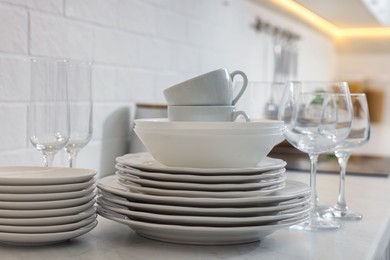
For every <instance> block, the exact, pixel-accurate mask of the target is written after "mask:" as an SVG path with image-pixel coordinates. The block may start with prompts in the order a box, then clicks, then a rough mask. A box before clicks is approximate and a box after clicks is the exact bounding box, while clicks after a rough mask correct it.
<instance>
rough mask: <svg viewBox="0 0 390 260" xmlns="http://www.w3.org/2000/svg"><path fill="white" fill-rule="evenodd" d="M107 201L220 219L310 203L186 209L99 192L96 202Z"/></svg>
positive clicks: (302, 200) (290, 209)
mask: <svg viewBox="0 0 390 260" xmlns="http://www.w3.org/2000/svg"><path fill="white" fill-rule="evenodd" d="M102 199H103V201H109V202H112V203H115V204H118V205H122V206H126V207H128V208H129V209H133V210H138V211H145V212H151V213H159V214H172V215H190V216H220V217H253V216H259V215H263V216H264V215H270V214H276V213H291V212H295V211H297V210H300V209H301V208H302V207H303V206H304V205H306V204H307V203H309V202H310V197H302V198H297V199H292V200H288V201H284V202H281V203H279V204H276V205H270V206H263V207H235V208H214V207H188V206H171V205H160V204H151V203H138V202H133V201H129V200H128V199H126V198H122V197H119V196H116V195H114V194H111V193H109V192H105V191H100V192H99V198H98V200H102Z"/></svg>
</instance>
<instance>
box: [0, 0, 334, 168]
mask: <svg viewBox="0 0 390 260" xmlns="http://www.w3.org/2000/svg"><path fill="white" fill-rule="evenodd" d="M256 15H259V16H261V17H262V18H265V19H267V20H269V21H270V22H272V23H275V24H280V25H282V26H285V27H287V28H289V29H293V30H294V31H296V32H297V33H300V34H301V35H302V43H301V46H303V48H302V49H301V52H302V57H303V58H302V59H301V63H300V68H299V70H300V74H301V76H302V77H303V78H305V79H311V77H314V76H312V75H315V78H314V79H317V80H324V79H329V78H331V77H332V76H333V69H332V68H334V66H333V65H334V56H335V55H334V49H333V45H332V43H331V41H330V40H329V39H327V38H326V37H324V36H322V35H320V34H318V33H316V32H314V31H313V30H312V29H310V28H307V27H304V26H303V25H301V24H298V23H295V22H293V21H291V20H288V19H287V18H283V17H280V16H278V15H276V14H275V13H272V12H270V11H269V10H267V9H264V8H262V7H260V6H257V5H255V4H254V3H253V2H252V1H249V0H248V1H246V0H39V1H38V0H0V122H1V126H0V165H10V164H11V165H42V160H41V156H40V154H39V153H38V152H37V151H36V150H35V149H34V148H33V147H32V145H31V144H29V142H28V141H27V140H28V138H27V126H26V109H27V102H28V99H29V91H30V84H29V83H30V68H29V59H30V57H49V58H50V57H52V58H58V57H61V58H70V59H76V60H91V61H93V62H94V68H93V79H92V84H93V91H94V136H93V139H92V141H91V143H90V144H89V145H88V146H87V147H85V148H84V149H83V150H82V151H81V152H80V156H79V160H78V165H79V166H80V167H90V168H94V169H97V170H99V171H101V172H100V174H101V175H106V174H111V173H113V171H114V168H113V166H114V159H115V157H116V156H118V155H121V154H123V153H126V152H127V149H128V136H129V125H130V121H129V120H130V114H131V113H133V112H134V111H133V106H134V103H135V102H157V103H163V102H164V98H163V95H162V91H163V90H164V89H165V88H167V87H169V86H170V85H172V84H175V83H177V82H180V81H182V80H185V79H187V78H189V77H193V76H196V75H198V74H201V73H203V72H206V71H209V70H213V69H217V68H219V67H228V68H229V69H230V70H236V69H241V70H244V71H245V72H246V73H247V74H248V77H249V79H251V80H260V79H262V80H269V79H270V78H265V75H270V73H269V72H270V71H271V70H272V68H270V67H269V66H268V64H266V63H265V62H264V59H263V58H264V57H265V54H264V42H265V41H264V37H265V36H264V35H263V34H259V33H256V32H255V31H254V30H253V29H252V28H251V24H252V23H253V22H254V20H255V16H256ZM306 35H310V38H307V37H306ZM306 46H310V49H313V47H315V46H320V49H317V50H311V51H310V50H309V49H305V47H306ZM312 52H316V53H317V55H320V56H319V60H318V59H313V56H312V54H311V53H312ZM318 53H319V54H318ZM319 61H320V62H321V63H320V65H319V66H318V65H317V64H318V62H319ZM65 162H66V154H64V153H63V152H61V153H60V154H59V155H57V157H56V160H55V165H65Z"/></svg>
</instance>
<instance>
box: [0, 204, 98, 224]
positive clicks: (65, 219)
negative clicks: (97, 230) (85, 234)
mask: <svg viewBox="0 0 390 260" xmlns="http://www.w3.org/2000/svg"><path fill="white" fill-rule="evenodd" d="M95 213H96V208H95V207H89V208H88V209H87V210H85V211H82V212H80V213H76V214H72V215H65V216H57V217H41V218H39V217H37V218H24V217H23V218H20V217H19V218H0V225H9V226H43V225H61V224H68V223H73V222H77V221H80V220H83V219H86V218H88V217H90V216H92V215H93V214H95Z"/></svg>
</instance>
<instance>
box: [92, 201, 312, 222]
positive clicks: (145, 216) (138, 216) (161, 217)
mask: <svg viewBox="0 0 390 260" xmlns="http://www.w3.org/2000/svg"><path fill="white" fill-rule="evenodd" d="M98 205H99V206H101V207H103V208H105V209H108V210H110V211H112V212H116V213H119V214H122V215H125V216H128V217H129V218H130V219H133V220H139V221H142V222H151V223H156V224H171V225H184V226H207V227H240V226H259V225H267V224H272V223H275V222H277V221H280V220H284V219H289V218H294V217H304V216H308V212H309V211H310V209H311V206H310V203H308V204H307V205H305V206H304V207H302V208H301V210H299V211H297V212H292V213H284V214H276V215H266V216H255V217H214V216H188V215H167V214H157V213H149V212H142V211H134V210H129V209H128V208H127V207H124V206H120V205H116V204H113V203H107V202H105V201H103V200H99V199H98Z"/></svg>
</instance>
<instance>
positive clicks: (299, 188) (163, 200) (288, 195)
mask: <svg viewBox="0 0 390 260" xmlns="http://www.w3.org/2000/svg"><path fill="white" fill-rule="evenodd" d="M285 183H286V186H285V187H284V188H283V189H281V190H278V191H275V192H273V193H271V194H268V195H267V196H262V197H247V198H185V197H167V196H154V195H147V194H142V193H134V192H131V191H130V190H129V189H128V188H126V187H124V186H122V185H120V184H119V183H118V177H117V176H115V175H111V176H106V177H104V178H102V179H100V180H98V182H97V186H98V187H99V188H100V189H102V190H104V191H107V192H110V193H113V194H115V195H119V196H121V197H125V198H129V199H131V200H132V201H137V202H145V203H153V204H162V205H182V206H195V207H196V206H201V207H250V206H259V205H266V204H270V203H277V202H281V201H285V200H290V199H295V198H298V197H303V196H306V195H308V194H310V187H309V186H308V185H306V184H304V183H302V182H298V181H291V180H286V182H285Z"/></svg>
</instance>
